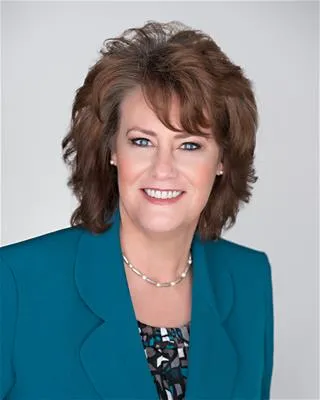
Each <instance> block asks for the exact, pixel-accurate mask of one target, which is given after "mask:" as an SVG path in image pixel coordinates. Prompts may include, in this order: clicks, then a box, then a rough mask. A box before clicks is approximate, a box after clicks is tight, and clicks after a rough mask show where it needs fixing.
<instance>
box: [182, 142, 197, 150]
mask: <svg viewBox="0 0 320 400" xmlns="http://www.w3.org/2000/svg"><path fill="white" fill-rule="evenodd" d="M184 145H188V147H187V148H186V149H185V150H188V151H193V150H198V149H200V148H201V145H200V144H198V143H193V142H187V143H183V145H182V146H184ZM192 146H193V147H192Z"/></svg>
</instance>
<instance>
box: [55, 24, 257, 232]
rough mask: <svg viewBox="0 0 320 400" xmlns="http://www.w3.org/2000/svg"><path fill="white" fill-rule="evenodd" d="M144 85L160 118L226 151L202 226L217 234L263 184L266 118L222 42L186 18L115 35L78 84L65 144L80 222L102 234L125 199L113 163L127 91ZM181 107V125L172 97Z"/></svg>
mask: <svg viewBox="0 0 320 400" xmlns="http://www.w3.org/2000/svg"><path fill="white" fill-rule="evenodd" d="M136 87H140V88H141V89H142V90H143V93H144V96H145V99H146V101H147V102H148V104H149V105H150V107H151V108H152V109H153V110H154V112H155V113H156V115H157V117H158V118H159V119H160V121H161V122H162V123H163V124H164V125H165V126H166V127H168V128H169V129H172V130H173V131H179V130H184V131H187V132H189V133H190V134H193V135H208V133H205V132H204V129H205V128H212V129H210V131H212V135H214V138H215V140H216V142H217V144H218V146H219V147H220V149H221V151H222V157H223V158H222V162H223V171H224V172H223V175H218V176H217V177H216V179H215V182H214V184H213V187H212V191H211V193H210V196H209V199H208V202H207V204H206V206H205V208H204V209H203V210H202V212H201V215H200V218H199V221H198V225H197V230H198V232H199V234H200V237H201V238H202V239H203V240H207V239H211V240H217V239H218V237H219V236H221V232H222V230H223V229H228V228H230V227H231V226H233V224H234V223H235V221H236V216H237V214H238V211H239V209H240V206H241V203H244V202H245V203H248V202H249V199H250V197H251V190H252V184H253V183H254V182H255V181H256V180H257V177H256V176H255V170H254V166H253V161H254V149H255V137H256V130H257V125H258V114H257V106H256V101H255V97H254V94H253V90H252V83H251V81H250V80H249V79H247V78H246V77H245V75H244V72H243V70H242V69H241V68H240V67H239V66H237V65H235V64H233V63H232V62H231V61H230V60H229V58H228V57H227V56H226V55H225V54H224V53H223V52H222V50H221V49H220V47H219V46H218V45H217V44H216V43H215V42H214V40H213V39H212V38H211V37H210V36H208V35H207V34H205V33H203V32H202V31H199V30H194V29H191V28H189V27H187V26H186V25H183V24H181V23H179V22H177V21H171V22H168V23H158V22H155V21H149V22H147V23H146V24H145V25H144V26H143V27H141V28H132V29H127V30H126V31H124V32H123V34H122V35H120V36H119V37H115V38H110V39H106V40H105V41H104V43H103V47H102V49H101V50H100V55H99V59H98V61H97V62H96V63H95V64H94V65H93V66H92V67H91V68H90V69H89V72H88V74H87V76H86V78H85V79H84V83H83V85H82V86H81V87H80V88H79V89H78V90H77V92H76V96H75V99H74V102H73V106H72V116H71V123H70V128H69V130H68V133H67V135H66V136H65V137H64V138H63V141H62V150H63V160H64V162H65V163H66V164H67V165H68V166H70V167H71V176H70V177H69V179H68V187H70V188H71V189H72V191H73V193H74V194H75V196H76V198H77V199H78V201H79V206H78V207H77V208H76V209H75V211H74V212H73V214H72V216H71V225H72V226H77V225H81V226H83V227H85V228H87V229H89V230H90V231H91V232H94V233H100V232H103V231H105V230H106V229H108V228H109V227H110V223H109V219H110V217H111V215H112V214H113V212H114V211H115V209H116V207H117V205H118V201H119V191H118V182H117V168H116V167H114V166H112V165H110V156H111V151H112V149H113V146H114V143H115V137H116V134H117V131H118V124H119V118H120V107H119V106H120V104H121V101H122V100H123V98H124V97H125V96H126V94H127V93H128V92H129V91H130V90H132V89H134V88H136ZM173 96H175V97H176V98H178V100H179V105H180V124H181V126H180V128H181V129H178V127H176V126H173V125H172V124H171V121H170V120H169V116H170V107H171V100H172V98H173Z"/></svg>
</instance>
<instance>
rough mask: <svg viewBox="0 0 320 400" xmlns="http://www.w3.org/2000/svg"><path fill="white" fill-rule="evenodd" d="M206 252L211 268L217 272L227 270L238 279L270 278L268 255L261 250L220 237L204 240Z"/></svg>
mask: <svg viewBox="0 0 320 400" xmlns="http://www.w3.org/2000/svg"><path fill="white" fill-rule="evenodd" d="M206 254H207V257H208V260H209V264H210V267H211V269H217V270H218V272H221V271H222V270H227V271H228V272H229V273H231V274H232V276H233V277H234V278H238V279H239V280H242V279H243V280H247V281H252V280H254V279H256V278H257V279H259V280H261V278H262V279H263V281H268V280H270V275H271V266H270V262H269V257H268V255H267V254H266V252H264V251H263V250H260V249H256V248H252V247H248V246H245V245H243V244H239V243H236V242H233V241H230V240H227V239H223V238H220V239H218V240H216V241H213V240H211V241H210V240H209V241H207V242H206Z"/></svg>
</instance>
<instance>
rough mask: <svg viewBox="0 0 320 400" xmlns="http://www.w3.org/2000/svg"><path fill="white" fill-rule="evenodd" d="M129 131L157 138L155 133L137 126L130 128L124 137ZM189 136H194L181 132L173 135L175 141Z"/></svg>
mask: <svg viewBox="0 0 320 400" xmlns="http://www.w3.org/2000/svg"><path fill="white" fill-rule="evenodd" d="M131 131H139V132H141V133H145V134H146V135H150V136H153V137H155V136H157V134H156V132H155V131H153V130H151V129H144V128H140V127H139V126H134V127H132V128H130V129H128V130H127V132H126V135H127V134H128V133H129V132H131ZM190 136H195V135H192V134H190V133H187V132H181V133H178V134H177V135H175V138H176V139H184V138H187V137H190Z"/></svg>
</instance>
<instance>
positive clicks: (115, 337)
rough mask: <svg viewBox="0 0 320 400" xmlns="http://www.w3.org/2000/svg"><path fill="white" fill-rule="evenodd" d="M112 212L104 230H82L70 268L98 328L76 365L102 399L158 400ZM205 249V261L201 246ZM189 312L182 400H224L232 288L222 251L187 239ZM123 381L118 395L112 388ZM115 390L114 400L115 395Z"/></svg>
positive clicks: (229, 386) (232, 370) (231, 352)
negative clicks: (190, 272) (190, 279)
mask: <svg viewBox="0 0 320 400" xmlns="http://www.w3.org/2000/svg"><path fill="white" fill-rule="evenodd" d="M119 228H120V215H119V209H118V208H117V209H116V211H115V213H114V215H113V217H112V226H111V227H110V228H109V230H108V231H106V232H103V233H100V234H93V233H91V232H89V231H88V230H84V231H83V234H82V235H81V237H80V240H79V245H78V250H77V257H76V263H75V282H76V286H77V289H78V291H79V294H80V296H81V298H82V299H83V301H84V302H85V304H86V305H87V306H88V307H89V309H90V310H91V311H92V313H94V314H95V315H96V316H98V317H99V318H100V319H101V321H100V324H99V325H98V326H97V327H95V328H94V329H93V330H92V331H90V333H89V335H88V336H87V338H86V339H85V341H84V342H83V343H82V346H81V349H80V359H81V361H82V365H83V368H84V369H85V371H86V373H87V375H88V377H89V379H90V380H91V382H92V384H93V386H94V387H95V389H96V391H97V393H98V394H99V395H100V396H101V398H103V399H109V398H112V399H116V398H120V397H121V399H128V400H129V399H145V400H147V399H148V400H150V399H157V398H158V395H157V392H156V387H155V383H154V382H153V378H152V375H151V372H150V370H149V367H148V363H147V360H146V356H145V353H144V351H143V345H142V342H141V338H140V335H139V331H138V326H137V321H136V317H135V313H134V308H133V305H132V302H131V297H130V291H129V288H128V285H127V281H126V275H125V271H124V266H123V260H122V253H121V246H120V237H119V232H120V229H119ZM209 243H210V247H211V248H210V256H209V251H208V250H207V247H208V246H209ZM191 252H192V257H193V282H192V310H191V325H190V343H189V345H190V347H189V353H188V378H187V385H186V396H185V398H186V400H194V399H197V398H208V399H228V398H231V396H232V391H233V387H234V384H235V377H236V374H237V368H238V359H237V354H236V350H235V348H234V346H233V344H232V341H231V340H230V337H229V336H228V333H227V331H226V329H225V327H224V325H223V322H224V321H225V320H226V319H227V317H228V315H229V313H230V311H231V308H232V304H233V285H232V279H231V276H230V274H229V273H228V271H226V270H225V269H224V268H223V264H222V263H223V258H222V250H221V246H219V241H217V242H213V241H210V242H203V241H201V239H200V237H199V235H198V233H196V234H195V235H194V238H193V241H192V245H191ZM121 376H123V377H124V378H123V379H124V380H125V382H124V385H122V386H121V390H120V389H119V387H118V385H117V384H116V382H120V380H121V379H122V378H121ZM120 391H121V394H120Z"/></svg>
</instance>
